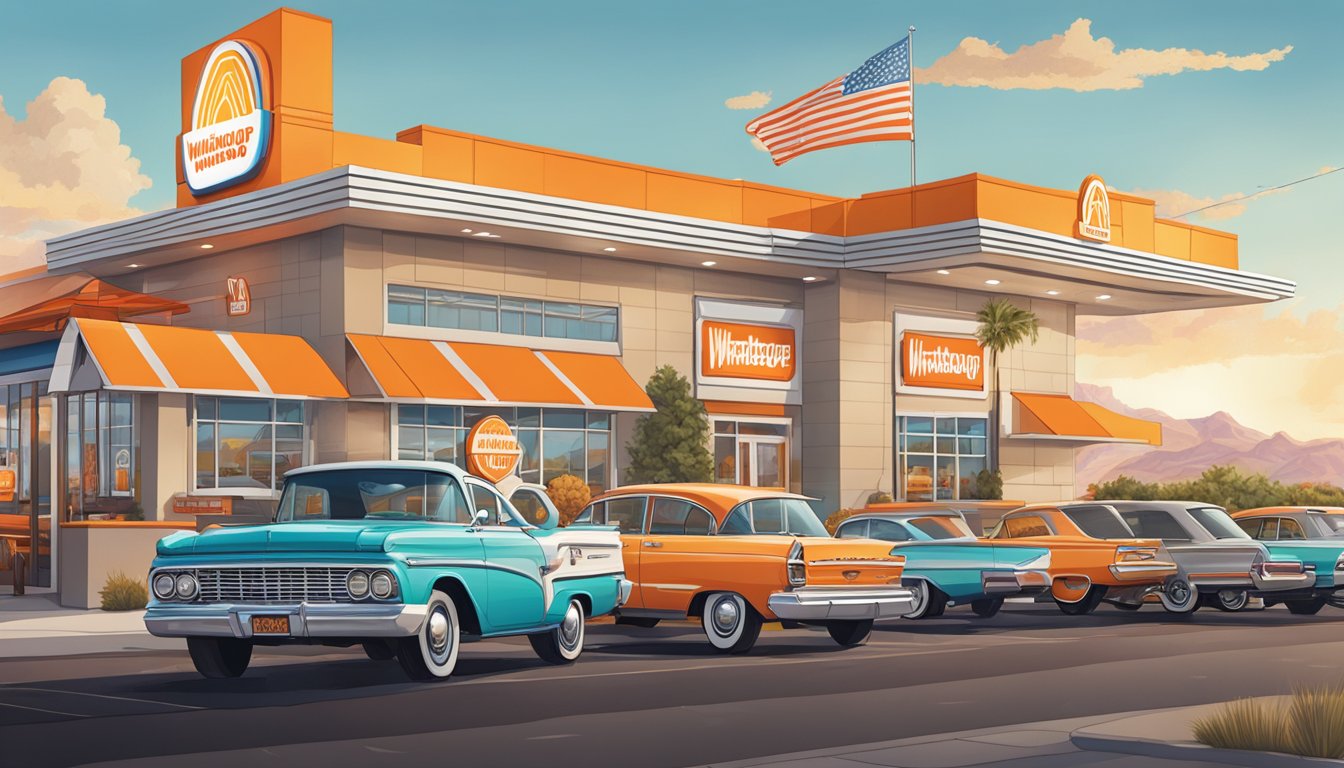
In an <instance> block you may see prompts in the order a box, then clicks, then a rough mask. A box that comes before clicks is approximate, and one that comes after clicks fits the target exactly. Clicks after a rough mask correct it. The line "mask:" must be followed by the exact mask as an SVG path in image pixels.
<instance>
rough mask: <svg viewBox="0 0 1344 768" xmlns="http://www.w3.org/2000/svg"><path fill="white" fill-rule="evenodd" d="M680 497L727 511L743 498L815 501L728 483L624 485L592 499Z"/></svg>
mask: <svg viewBox="0 0 1344 768" xmlns="http://www.w3.org/2000/svg"><path fill="white" fill-rule="evenodd" d="M641 494H643V495H662V496H680V497H682V498H684V499H687V500H689V501H694V502H696V503H697V504H699V505H701V506H702V507H714V508H718V509H719V510H720V511H724V512H726V511H728V510H730V509H732V508H733V507H735V506H737V505H738V504H741V503H742V502H744V501H753V500H756V499H798V500H799V501H812V499H810V498H809V497H807V496H802V495H800V494H797V493H789V492H788V491H781V490H779V489H777V488H757V487H755V486H750V485H726V484H723V483H645V484H642V485H623V486H621V487H619V488H613V489H611V490H610V491H606V492H604V493H602V494H599V495H598V496H595V497H593V501H600V500H602V499H608V498H613V497H616V496H637V495H641Z"/></svg>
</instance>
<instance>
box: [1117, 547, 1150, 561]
mask: <svg viewBox="0 0 1344 768" xmlns="http://www.w3.org/2000/svg"><path fill="white" fill-rule="evenodd" d="M1156 559H1157V547H1116V548H1115V562H1117V563H1141V562H1143V561H1145V560H1156Z"/></svg>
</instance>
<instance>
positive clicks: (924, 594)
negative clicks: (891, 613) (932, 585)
mask: <svg viewBox="0 0 1344 768" xmlns="http://www.w3.org/2000/svg"><path fill="white" fill-rule="evenodd" d="M911 592H913V593H914V596H915V607H914V610H912V611H911V613H917V612H918V611H919V609H921V608H923V607H924V601H925V600H927V599H928V587H927V586H926V585H925V584H924V582H922V581H921V582H919V583H918V584H916V585H915V588H914V589H912V590H911Z"/></svg>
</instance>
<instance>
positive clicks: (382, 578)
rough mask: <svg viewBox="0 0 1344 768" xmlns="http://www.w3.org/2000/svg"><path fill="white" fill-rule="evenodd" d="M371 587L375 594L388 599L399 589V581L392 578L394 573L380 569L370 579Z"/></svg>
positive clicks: (382, 598) (380, 598)
mask: <svg viewBox="0 0 1344 768" xmlns="http://www.w3.org/2000/svg"><path fill="white" fill-rule="evenodd" d="M369 589H370V590H371V591H372V592H373V596H374V597H376V598H378V599H379V600H386V599H387V598H389V597H391V596H392V595H393V594H394V593H395V592H396V591H397V583H396V581H394V580H393V579H392V574H390V573H388V572H387V571H378V572H377V573H375V574H373V578H372V579H369Z"/></svg>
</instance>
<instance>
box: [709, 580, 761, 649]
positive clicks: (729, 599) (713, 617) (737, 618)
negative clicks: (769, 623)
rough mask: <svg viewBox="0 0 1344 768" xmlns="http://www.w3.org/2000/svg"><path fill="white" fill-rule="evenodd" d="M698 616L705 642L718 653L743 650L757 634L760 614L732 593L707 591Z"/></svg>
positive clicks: (744, 600) (750, 644)
mask: <svg viewBox="0 0 1344 768" xmlns="http://www.w3.org/2000/svg"><path fill="white" fill-rule="evenodd" d="M700 619H701V621H702V623H703V624H704V629H705V637H706V638H708V640H709V644H710V645H712V646H714V649H715V650H717V651H720V652H722V653H746V652H747V651H750V650H751V649H752V646H754V645H756V639H757V638H758V637H760V635H761V624H762V622H761V616H760V614H758V613H756V610H755V609H754V608H752V607H751V605H750V604H749V603H747V601H746V599H745V598H743V597H742V596H741V595H739V594H737V593H736V592H714V593H712V594H710V595H709V596H708V597H706V598H705V608H704V611H703V612H702V614H701V616H700Z"/></svg>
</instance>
